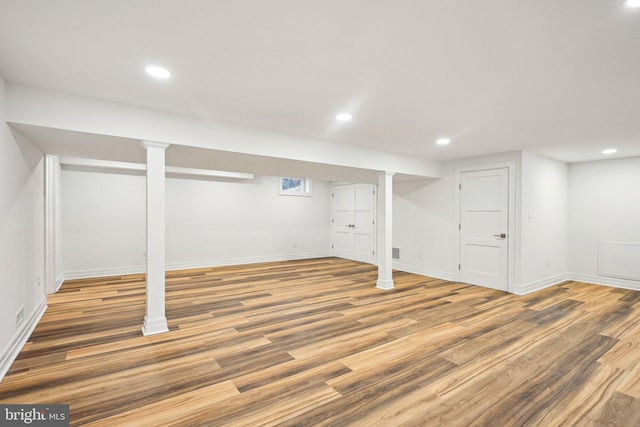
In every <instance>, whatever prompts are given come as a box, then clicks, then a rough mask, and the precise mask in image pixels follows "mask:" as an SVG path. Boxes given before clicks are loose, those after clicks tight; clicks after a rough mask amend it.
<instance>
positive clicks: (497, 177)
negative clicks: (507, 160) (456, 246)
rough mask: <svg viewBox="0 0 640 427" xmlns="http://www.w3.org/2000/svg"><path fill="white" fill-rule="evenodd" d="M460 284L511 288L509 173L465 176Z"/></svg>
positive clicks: (462, 176) (462, 181)
mask: <svg viewBox="0 0 640 427" xmlns="http://www.w3.org/2000/svg"><path fill="white" fill-rule="evenodd" d="M460 183H461V188H460V280H461V281H463V282H465V283H471V284H474V285H480V286H486V287H489V288H494V289H498V290H503V291H506V290H507V288H508V237H509V236H508V230H509V215H508V213H509V212H508V211H509V170H508V168H500V169H491V170H483V171H473V172H463V173H461V181H460Z"/></svg>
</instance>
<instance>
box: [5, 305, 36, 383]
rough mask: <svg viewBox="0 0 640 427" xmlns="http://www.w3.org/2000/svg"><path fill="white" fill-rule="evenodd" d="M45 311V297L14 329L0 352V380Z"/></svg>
mask: <svg viewBox="0 0 640 427" xmlns="http://www.w3.org/2000/svg"><path fill="white" fill-rule="evenodd" d="M45 311H47V299H46V298H43V299H42V301H41V302H40V304H39V305H38V306H37V307H36V309H35V310H34V311H33V313H31V316H29V318H28V319H27V321H26V322H24V323H23V324H22V326H21V327H20V328H19V329H18V330H17V331H16V333H15V334H14V335H13V338H11V341H9V344H7V346H6V347H5V348H4V349H3V350H2V353H0V382H1V381H2V379H3V378H4V376H5V375H6V374H7V372H8V371H9V368H11V365H12V364H13V362H14V360H16V357H18V354H20V350H22V347H24V344H25V343H26V342H27V340H28V339H29V337H30V336H31V333H32V332H33V330H34V329H35V328H36V326H37V325H38V322H40V319H41V318H42V316H43V315H44V312H45Z"/></svg>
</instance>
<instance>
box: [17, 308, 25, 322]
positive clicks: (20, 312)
mask: <svg viewBox="0 0 640 427" xmlns="http://www.w3.org/2000/svg"><path fill="white" fill-rule="evenodd" d="M23 321H24V306H22V307H20V310H18V312H17V313H16V326H20V324H21V323H22V322H23Z"/></svg>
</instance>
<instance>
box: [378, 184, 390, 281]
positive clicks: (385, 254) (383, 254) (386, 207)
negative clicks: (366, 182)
mask: <svg viewBox="0 0 640 427" xmlns="http://www.w3.org/2000/svg"><path fill="white" fill-rule="evenodd" d="M392 208H393V173H392V172H383V173H381V174H379V175H378V209H377V210H378V226H377V228H376V236H377V252H378V283H377V284H376V288H379V289H393V287H394V286H393V266H392V260H391V245H392V240H391V234H392V227H393V218H392Z"/></svg>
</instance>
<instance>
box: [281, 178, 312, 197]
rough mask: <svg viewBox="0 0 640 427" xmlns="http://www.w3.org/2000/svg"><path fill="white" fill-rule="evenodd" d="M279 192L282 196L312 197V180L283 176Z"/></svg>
mask: <svg viewBox="0 0 640 427" xmlns="http://www.w3.org/2000/svg"><path fill="white" fill-rule="evenodd" d="M279 190H280V191H279V192H280V195H281V196H311V180H310V179H309V178H293V177H289V176H282V177H280V189H279Z"/></svg>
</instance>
